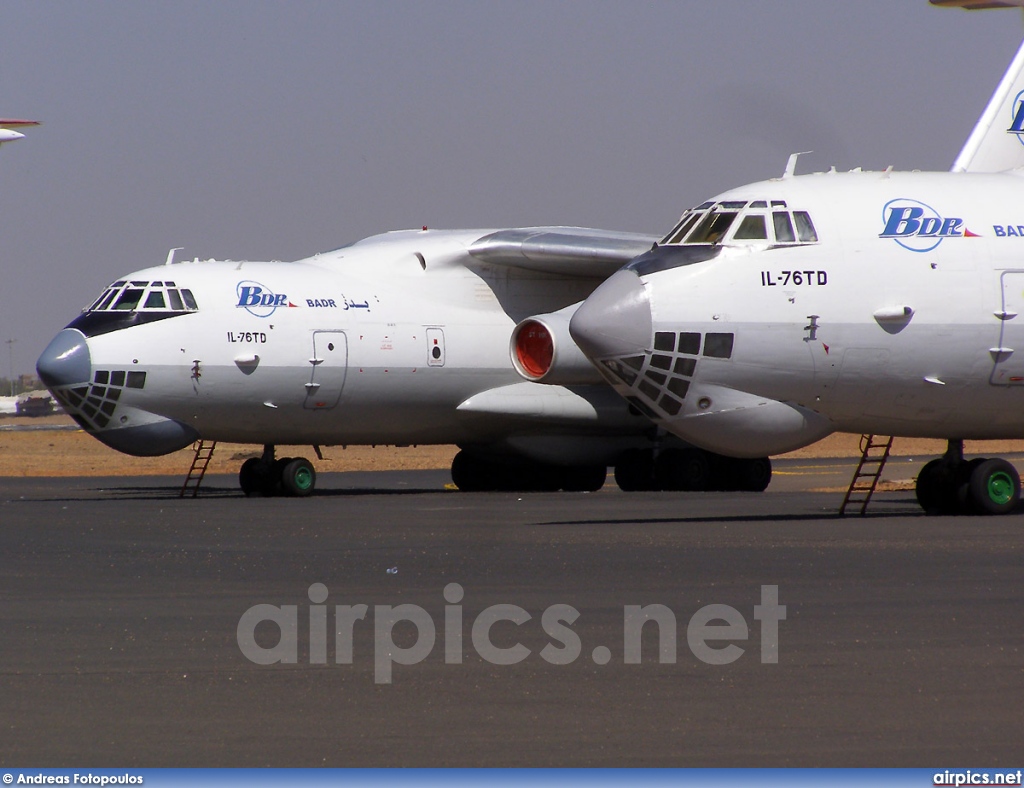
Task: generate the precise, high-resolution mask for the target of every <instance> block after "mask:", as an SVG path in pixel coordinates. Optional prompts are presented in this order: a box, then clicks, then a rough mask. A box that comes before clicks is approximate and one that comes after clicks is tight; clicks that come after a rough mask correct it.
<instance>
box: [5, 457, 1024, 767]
mask: <svg viewBox="0 0 1024 788" xmlns="http://www.w3.org/2000/svg"><path fill="white" fill-rule="evenodd" d="M851 470H852V465H851V461H849V460H837V461H801V462H796V461H791V462H789V463H781V464H777V475H776V477H775V480H774V481H773V482H772V486H771V487H769V490H768V491H767V492H766V493H763V494H735V493H732V494H729V493H703V494H701V493H656V494H637V493H634V494H626V493H622V492H620V491H619V490H618V489H617V488H615V487H614V485H613V484H609V485H608V486H607V487H606V488H605V489H604V490H602V491H600V492H598V493H591V494H585V493H584V494H561V493H557V494H505V493H497V494H465V493H458V492H452V491H446V490H445V489H444V485H445V483H446V482H447V481H448V480H449V479H448V475H447V474H446V473H442V472H434V471H415V472H396V473H358V474H357V473H353V474H333V475H324V476H322V477H321V479H320V481H319V490H318V494H317V495H316V496H314V497H312V498H309V499H304V500H296V499H245V498H243V497H242V496H241V494H240V493H239V492H238V491H237V488H236V484H235V481H234V480H233V479H231V478H229V477H208V478H207V481H206V484H205V486H204V489H203V493H202V494H201V495H200V497H199V498H198V499H196V500H180V499H178V498H177V497H176V496H177V489H178V486H179V484H180V480H178V479H171V478H164V477H149V478H122V479H84V478H82V479H11V478H4V479H0V556H2V557H0V601H2V610H3V630H2V632H3V635H2V646H0V655H2V657H0V670H2V679H0V710H2V712H0V725H2V727H0V732H2V733H0V762H2V764H3V765H4V766H10V767H14V766H20V767H44V766H79V767H87V766H94V767H100V766H106V767H119V766H260V765H266V766H319V765H329V766H400V765H401V766H927V767H935V768H940V767H947V766H976V765H977V766H981V765H984V766H987V767H1017V766H1019V765H1020V762H1021V760H1022V755H1024V746H1022V738H1021V729H1022V723H1024V626H1022V624H1024V571H1022V567H1024V516H1022V515H1016V516H1010V517H1003V518H981V517H925V516H923V515H922V514H921V513H920V512H919V510H918V509H917V507H916V504H915V503H914V496H913V493H912V492H896V493H880V494H877V495H876V499H875V501H874V502H873V503H872V507H871V509H870V510H869V514H868V516H867V517H864V518H860V517H847V518H845V519H839V518H837V517H836V516H835V511H836V509H837V508H838V505H839V503H840V501H841V499H842V494H841V493H835V492H829V493H822V492H809V491H808V490H811V489H816V488H821V487H831V486H837V484H838V485H842V484H845V482H846V481H848V479H849V474H850V472H851ZM915 472H916V468H914V469H910V468H909V464H908V473H907V475H908V476H912V475H913V473H915ZM887 475H890V476H891V475H892V474H887ZM895 475H896V476H900V475H902V474H900V473H897V474H895ZM833 477H834V478H833ZM836 480H838V482H837V481H836ZM317 584H322V585H317ZM450 584H457V585H458V587H459V588H458V589H456V588H455V587H454V586H451V585H450ZM772 587H775V588H777V594H778V604H779V605H780V606H784V607H785V611H784V615H785V618H784V619H782V618H781V616H782V615H783V613H782V612H781V611H776V613H775V617H776V618H777V619H781V620H777V622H776V626H777V650H772V649H771V648H770V647H769V646H770V642H771V639H772V634H771V626H772V622H771V620H770V619H771V615H772V614H770V613H768V614H766V613H765V611H766V610H768V609H769V608H772V605H771V595H772V593H773V592H772V591H771V589H772ZM446 588H447V589H448V594H449V599H448V600H447V601H446V598H445V592H446ZM459 589H461V597H460V595H459V594H458V593H457V591H459ZM311 597H312V598H313V600H314V601H313V602H311ZM314 603H316V604H314ZM320 603H322V605H321V604H320ZM258 605H264V606H272V607H263V608H254V606H258ZM355 605H366V606H367V609H366V613H365V618H363V619H362V620H357V621H355V624H354V625H353V629H352V632H353V633H354V634H353V636H352V639H351V640H352V658H351V662H350V663H349V662H346V661H345V654H344V652H345V651H346V642H347V641H346V639H345V637H344V634H345V633H346V632H348V629H347V627H348V624H346V623H344V622H345V621H346V620H348V621H349V622H350V623H351V619H346V618H345V614H344V611H345V610H347V609H348V608H345V607H343V608H342V611H341V612H342V615H337V611H336V606H355ZM398 605H406V606H408V607H404V608H396V607H395V606H398ZM494 605H504V606H506V607H503V608H499V609H498V610H499V612H500V613H502V614H503V615H504V616H505V617H506V618H508V617H509V616H515V615H518V616H520V619H519V620H520V623H515V622H514V621H511V620H498V621H497V623H494V625H493V626H492V627H491V628H490V630H489V633H488V632H486V631H484V630H486V623H487V618H488V615H490V617H491V618H492V619H498V618H501V615H498V613H497V612H496V611H494V610H491V611H488V612H487V613H485V612H484V611H485V609H487V608H490V607H491V606H494ZM709 605H716V606H718V607H717V608H712V609H711V610H710V611H709V610H707V609H706V606H709ZM288 606H294V620H295V621H296V622H297V630H296V631H295V632H294V635H293V636H292V635H290V634H289V633H290V632H291V630H290V629H289V623H288V622H289V621H290V619H289V616H290V615H292V613H291V611H290V609H289V607H288ZM446 606H447V608H448V610H447V611H446ZM556 606H561V607H556ZM628 606H660V607H649V608H647V610H646V611H645V614H646V615H647V616H648V617H651V618H654V619H657V620H654V621H651V622H649V623H648V624H646V625H645V626H644V628H643V630H642V632H643V635H642V637H641V639H640V641H639V642H638V641H637V640H636V639H635V637H632V636H631V635H630V634H629V632H630V631H631V630H630V629H629V626H628V625H627V624H626V623H625V622H626V619H629V620H630V621H632V622H634V623H635V622H636V621H637V617H636V616H637V615H638V614H636V613H631V612H630V610H629V608H628ZM755 606H759V607H758V610H755ZM516 608H522V611H521V612H519V613H517V612H515V611H516ZM274 610H276V611H277V612H276V613H275V612H271V614H270V615H272V616H279V617H280V618H281V621H282V622H283V624H282V626H283V630H284V636H283V637H282V628H281V626H279V625H278V624H275V623H273V622H271V621H270V620H263V621H262V622H261V623H260V622H258V619H260V618H261V617H262V618H267V617H268V611H274ZM311 610H312V616H313V619H312V623H311ZM545 611H547V616H545ZM758 611H760V612H758ZM357 612H358V611H357ZM572 612H575V613H577V614H578V617H575V618H573V617H572V615H571V613H572ZM446 613H447V615H448V616H449V617H450V618H451V622H450V624H449V625H448V626H446ZM715 613H717V617H715V616H714V615H712V614H715ZM321 615H322V616H324V617H325V618H324V619H323V620H325V621H326V630H325V631H326V632H327V633H328V634H327V638H326V643H325V645H321V642H320V639H319V638H318V636H317V632H320V631H321V629H320V623H319V622H320V621H321V618H320V617H321ZM526 615H529V616H530V618H529V619H528V620H527V619H526V618H525V616H526ZM402 616H405V617H407V618H418V625H417V624H413V623H412V622H411V621H409V620H404V621H398V622H397V623H393V620H394V619H397V618H401V617H402ZM458 616H461V620H462V625H461V627H460V626H459V625H458V620H457V617H458ZM709 616H710V617H709ZM570 619H573V620H571V621H570ZM670 619H674V620H675V622H676V632H675V637H671V634H672V633H671V631H670V627H669V626H668V623H666V622H669V620H670ZM659 621H660V622H661V623H662V628H661V631H660V634H661V635H662V636H664V637H665V640H664V641H661V640H659V629H658V622H659ZM339 622H341V623H340V629H341V630H342V633H343V637H342V638H340V640H341V641H342V642H341V643H336V640H335V634H334V633H335V629H336V624H338V623H339ZM726 622H728V623H729V624H731V625H732V626H731V627H726ZM702 624H703V625H707V627H708V628H707V629H703V630H702V629H701V626H702ZM715 626H717V627H718V628H717V629H712V628H711V627H715ZM426 630H433V633H434V643H433V645H432V646H431V644H430V643H429V642H427V641H428V640H429V638H428V637H427V634H429V633H428V632H426ZM459 632H461V633H462V634H461V638H462V643H461V648H460V645H459V643H458V637H459V635H458V633H459ZM474 632H475V633H476V636H474ZM666 632H668V634H667V635H666ZM246 633H248V635H247V634H246ZM311 633H312V634H311ZM723 635H724V636H725V637H722V636H723ZM247 637H248V640H247ZM630 638H632V639H630ZM250 641H251V642H250ZM627 641H628V643H627ZM243 643H244V644H247V645H243ZM417 644H418V648H419V650H418V651H417ZM517 644H518V647H517ZM275 646H276V650H275ZM339 646H340V647H339ZM659 647H661V648H659ZM673 648H674V654H673V653H672V651H673ZM763 650H764V651H766V652H767V653H766V654H763V653H762V652H763ZM637 651H639V652H640V653H639V657H640V659H639V664H634V663H633V662H630V663H629V664H627V661H626V660H627V657H630V655H632V657H631V658H634V659H635V657H636V656H637ZM290 654H292V655H294V660H295V661H294V662H290V663H281V662H277V663H274V664H257V662H254V661H252V660H251V659H250V658H249V657H251V656H254V657H256V658H257V660H268V659H272V658H275V657H280V656H282V655H283V656H285V658H289V655H290ZM446 654H448V657H447V661H446ZM247 655H248V656H247ZM456 655H461V662H457V661H455V660H456V658H457V657H456ZM709 655H710V657H711V659H710V660H708V657H709ZM773 656H774V657H775V658H777V662H772V661H770V660H771V658H772V657H773ZM765 657H767V659H768V660H769V661H765ZM339 658H340V659H341V664H339ZM518 658H521V661H518V662H515V664H496V662H502V661H504V662H509V661H511V660H512V659H518ZM320 659H324V660H325V663H324V664H321V663H319V662H318V660H320ZM661 659H664V660H665V661H661ZM723 659H732V661H731V662H729V663H728V664H709V661H718V662H721V661H723ZM402 662H408V663H411V664H402ZM559 662H560V663H563V664H557V663H559ZM389 671H390V679H391V681H390V683H384V681H383V680H384V678H386V674H387V673H388V672H389Z"/></svg>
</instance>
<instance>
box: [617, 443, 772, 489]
mask: <svg viewBox="0 0 1024 788" xmlns="http://www.w3.org/2000/svg"><path fill="white" fill-rule="evenodd" d="M771 480H772V462H771V460H770V459H768V458H767V457H757V458H754V459H745V460H741V459H735V458H733V457H723V456H722V455H720V454H712V453H711V452H708V451H704V450H703V449H696V448H689V449H665V450H664V451H662V452H659V453H658V455H657V456H655V454H654V452H653V451H652V450H650V449H647V450H644V449H631V450H629V451H626V452H623V454H622V456H621V457H620V458H619V461H618V462H617V463H616V464H615V481H616V482H617V483H618V485H619V487H620V488H622V490H624V491H625V492H650V491H655V490H695V491H704V490H729V491H733V490H741V491H745V492H762V491H763V490H764V489H765V488H766V487H767V486H768V482H770V481H771Z"/></svg>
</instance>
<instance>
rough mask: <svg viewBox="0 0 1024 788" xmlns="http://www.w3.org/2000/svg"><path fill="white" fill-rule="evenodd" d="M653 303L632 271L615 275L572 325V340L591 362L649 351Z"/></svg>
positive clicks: (585, 304) (581, 311) (575, 318)
mask: <svg viewBox="0 0 1024 788" xmlns="http://www.w3.org/2000/svg"><path fill="white" fill-rule="evenodd" d="M652 330H653V329H652V321H651V302H650V299H649V297H648V294H647V288H645V287H644V283H643V282H642V281H640V277H639V276H637V275H636V273H634V272H633V271H628V270H623V271H617V272H616V273H614V274H612V276H611V277H609V278H608V279H607V280H606V281H605V282H603V283H602V284H601V285H600V286H599V287H598V288H597V289H596V290H594V292H593V293H591V294H590V297H589V298H588V299H587V300H586V301H584V302H583V304H582V305H581V306H580V308H579V309H577V310H576V314H574V315H573V317H572V320H571V321H570V323H569V333H570V334H571V335H572V338H573V340H574V341H575V342H576V344H577V345H579V346H580V348H581V349H582V350H583V352H584V353H586V354H587V356H588V357H589V358H590V359H591V360H594V359H601V358H608V357H611V356H628V355H632V354H634V353H638V352H643V351H644V350H647V349H649V348H650V345H651V336H652Z"/></svg>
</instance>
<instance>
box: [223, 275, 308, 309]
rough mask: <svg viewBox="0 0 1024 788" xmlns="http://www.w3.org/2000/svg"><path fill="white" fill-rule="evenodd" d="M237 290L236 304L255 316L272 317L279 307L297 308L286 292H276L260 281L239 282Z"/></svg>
mask: <svg viewBox="0 0 1024 788" xmlns="http://www.w3.org/2000/svg"><path fill="white" fill-rule="evenodd" d="M236 292H237V294H238V303H237V304H236V305H235V306H237V307H241V308H242V309H244V310H245V311H246V312H248V313H249V314H250V315H254V316H255V317H270V316H271V315H272V314H274V312H275V311H276V310H277V308H278V307H291V308H293V309H294V308H296V307H295V304H293V303H291V302H290V301H289V300H288V296H286V295H285V294H284V293H275V292H274V291H273V290H271V289H270V288H268V287H265V286H263V285H261V284H260V283H259V282H253V281H248V280H247V281H243V282H239V283H238V286H237V288H236Z"/></svg>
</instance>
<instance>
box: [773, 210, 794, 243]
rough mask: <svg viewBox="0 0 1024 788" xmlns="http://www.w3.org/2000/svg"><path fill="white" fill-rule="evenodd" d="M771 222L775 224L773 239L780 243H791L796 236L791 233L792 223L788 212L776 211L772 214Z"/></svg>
mask: <svg viewBox="0 0 1024 788" xmlns="http://www.w3.org/2000/svg"><path fill="white" fill-rule="evenodd" d="M772 222H774V224H775V240H776V241H777V242H778V243H780V244H786V243H793V242H794V241H796V236H795V235H793V223H792V222H790V220H789V214H788V213H785V212H781V211H776V212H775V213H773V214H772Z"/></svg>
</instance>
